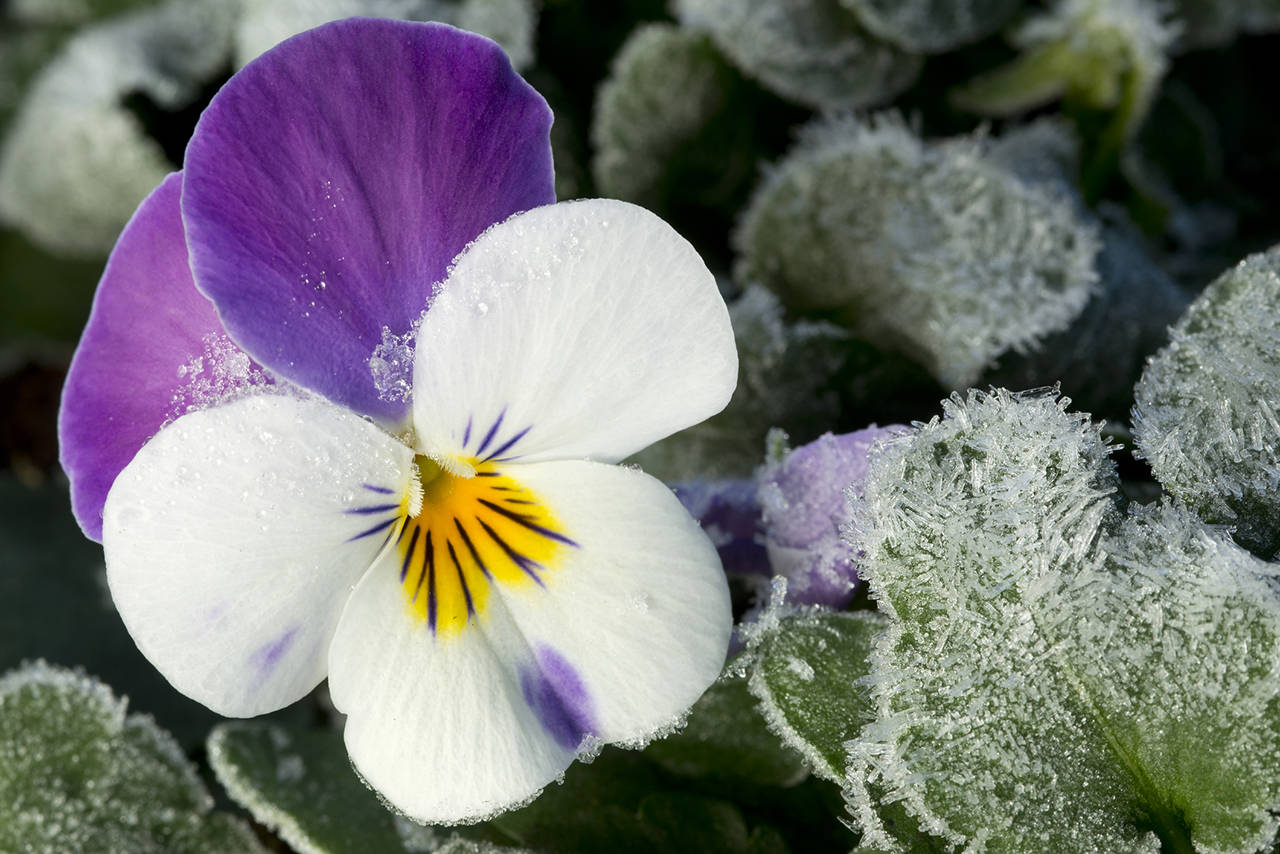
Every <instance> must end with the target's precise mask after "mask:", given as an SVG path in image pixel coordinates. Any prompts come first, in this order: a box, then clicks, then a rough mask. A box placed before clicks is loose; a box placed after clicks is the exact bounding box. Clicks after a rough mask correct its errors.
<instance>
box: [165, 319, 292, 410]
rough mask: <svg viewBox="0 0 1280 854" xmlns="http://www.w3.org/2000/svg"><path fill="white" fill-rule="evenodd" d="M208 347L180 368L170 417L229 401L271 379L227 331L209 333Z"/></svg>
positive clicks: (206, 339)
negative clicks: (233, 340) (233, 341)
mask: <svg viewBox="0 0 1280 854" xmlns="http://www.w3.org/2000/svg"><path fill="white" fill-rule="evenodd" d="M201 344H202V345H203V347H204V349H203V351H202V352H201V354H200V355H199V356H194V357H192V358H191V359H190V360H189V361H187V362H186V363H185V364H183V365H180V366H179V367H178V372H177V374H178V376H177V382H176V387H175V391H174V393H173V405H172V407H171V408H170V410H169V419H170V420H172V419H174V418H178V417H179V416H182V415H186V414H187V413H188V412H194V411H196V410H198V409H207V408H208V407H210V406H217V405H219V404H222V403H229V402H230V401H232V400H235V399H236V398H238V397H242V396H243V395H245V394H249V393H251V392H253V391H256V390H260V389H261V388H262V387H263V386H265V385H267V384H268V383H270V382H271V379H270V377H269V375H268V374H267V372H266V371H265V370H264V369H263V368H261V367H259V366H258V365H256V364H254V362H253V360H252V359H250V358H249V356H248V355H247V354H246V353H245V352H244V351H243V350H241V349H240V348H239V347H237V346H236V345H235V344H233V343H232V341H231V339H230V338H228V337H227V336H226V334H216V333H212V332H211V333H209V334H208V335H205V336H204V338H203V339H202V341H201Z"/></svg>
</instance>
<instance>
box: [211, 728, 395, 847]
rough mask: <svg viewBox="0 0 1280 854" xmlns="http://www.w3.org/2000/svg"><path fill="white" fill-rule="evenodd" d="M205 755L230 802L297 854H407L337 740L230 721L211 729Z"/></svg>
mask: <svg viewBox="0 0 1280 854" xmlns="http://www.w3.org/2000/svg"><path fill="white" fill-rule="evenodd" d="M208 750H209V764H210V765H212V766H213V771H214V773H215V774H217V776H218V782H220V783H221V784H222V786H223V788H224V789H226V790H227V793H228V794H230V795H231V797H232V799H234V800H235V802H236V803H238V804H240V806H242V807H244V808H245V809H247V810H248V811H249V812H250V813H251V814H252V815H253V817H254V818H255V819H256V820H257V821H258V822H259V823H260V824H263V825H265V826H266V827H268V828H270V829H271V830H272V831H273V832H275V833H276V835H278V836H279V837H280V838H281V839H283V840H284V841H285V842H287V843H289V845H290V846H292V847H293V848H294V849H296V850H297V851H300V852H308V853H309V852H325V854H347V852H352V854H354V852H360V851H370V850H373V851H386V852H395V851H404V850H406V849H405V848H404V847H403V846H402V844H401V840H400V836H399V834H398V833H397V832H396V826H395V818H394V814H393V813H392V812H390V811H389V810H387V808H386V807H384V806H383V805H382V803H381V802H380V801H379V800H378V797H377V795H375V794H374V793H373V791H372V790H371V789H369V788H368V787H367V786H365V785H364V783H363V782H361V780H360V778H359V777H357V776H356V773H355V771H353V770H352V768H351V761H350V760H349V759H348V758H347V749H346V746H345V745H344V744H343V743H342V734H341V733H339V732H337V731H335V730H304V729H299V728H296V727H282V726H276V725H271V724H261V723H256V722H252V721H235V722H230V723H224V724H219V725H218V726H217V727H215V728H214V730H213V732H212V733H210V735H209V744H208Z"/></svg>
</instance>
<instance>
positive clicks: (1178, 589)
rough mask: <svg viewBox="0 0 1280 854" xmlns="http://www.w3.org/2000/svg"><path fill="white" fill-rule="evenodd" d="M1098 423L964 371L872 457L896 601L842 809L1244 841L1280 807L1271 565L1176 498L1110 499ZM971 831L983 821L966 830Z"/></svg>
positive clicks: (1150, 839) (1119, 837)
mask: <svg viewBox="0 0 1280 854" xmlns="http://www.w3.org/2000/svg"><path fill="white" fill-rule="evenodd" d="M1108 450H1109V449H1108V448H1107V446H1106V445H1105V443H1104V442H1103V440H1102V439H1101V436H1100V429H1099V427H1098V426H1097V425H1093V424H1091V423H1089V421H1088V419H1087V418H1086V417H1083V416H1079V415H1072V414H1068V413H1067V412H1066V411H1065V409H1064V404H1063V402H1062V401H1060V400H1055V399H1054V398H1053V397H1052V396H1047V395H1044V394H1027V395H1011V394H1009V393H1007V392H1004V391H995V392H992V393H991V394H983V393H979V392H972V393H970V394H969V395H968V396H967V397H966V398H963V399H962V398H959V397H953V398H952V399H951V400H949V401H946V402H945V404H944V415H943V417H941V418H935V419H934V420H933V421H931V422H929V423H928V424H924V425H920V426H919V427H917V428H916V430H915V431H914V433H913V434H908V435H906V436H904V437H902V438H900V439H897V440H895V441H894V442H893V443H892V444H889V445H887V446H886V447H885V448H884V450H883V452H882V453H881V454H880V455H879V456H877V457H876V458H875V459H873V461H872V470H871V473H870V475H869V477H868V481H867V484H866V488H865V491H864V498H863V502H864V503H863V504H862V505H861V507H860V511H859V512H860V514H861V517H860V519H859V522H858V530H859V531H861V532H863V533H862V536H861V537H860V538H859V541H858V542H857V543H854V545H855V547H858V548H862V549H863V550H864V552H865V556H864V558H863V567H864V570H865V573H866V577H867V580H868V582H869V583H870V584H871V586H872V589H873V590H874V593H875V595H876V596H877V597H878V599H879V603H880V606H881V609H882V611H883V612H884V613H885V614H886V616H887V617H888V618H889V627H888V629H887V631H886V632H885V633H884V634H883V635H881V636H880V637H879V638H878V639H877V641H876V643H875V645H874V648H873V651H872V654H871V663H872V671H873V672H872V677H871V679H870V680H869V682H870V684H871V687H872V695H873V697H874V702H875V707H876V722H875V723H873V724H871V725H870V726H868V727H866V728H864V730H863V733H862V737H861V739H860V740H858V741H856V742H854V743H852V745H851V752H850V758H851V763H850V768H849V773H848V781H849V783H850V785H851V792H850V803H851V810H852V812H853V813H854V816H855V818H856V820H857V821H858V822H859V823H860V824H861V825H862V826H863V828H864V830H865V833H866V837H865V839H864V842H865V843H867V844H868V845H871V846H876V847H883V848H885V849H888V850H894V848H895V843H894V840H893V839H892V835H891V834H890V833H889V832H887V831H886V828H885V827H884V824H883V821H882V819H881V816H880V813H879V810H878V807H879V806H881V805H882V804H884V803H885V802H896V803H899V804H900V805H901V806H902V808H904V809H905V811H906V813H907V814H909V815H910V816H913V817H915V818H916V819H917V820H919V822H920V825H921V827H922V828H923V829H924V830H926V831H928V832H929V833H932V834H936V835H938V836H940V837H943V838H944V839H945V840H947V841H948V842H950V843H951V844H953V845H955V846H965V845H975V844H983V845H985V846H986V849H987V850H990V851H1005V850H1007V851H1040V850H1044V851H1094V852H1132V851H1135V850H1142V851H1155V850H1157V849H1158V848H1160V846H1161V845H1163V846H1164V849H1165V850H1166V851H1175V852H1176V851H1190V850H1192V846H1195V848H1196V849H1197V850H1202V851H1219V852H1225V851H1239V852H1248V851H1256V850H1258V849H1260V848H1262V847H1263V846H1264V845H1266V844H1268V843H1269V842H1270V840H1271V839H1272V838H1274V836H1275V834H1276V830H1277V827H1278V826H1280V818H1278V817H1280V677H1277V674H1276V672H1275V668H1274V662H1275V661H1276V660H1277V659H1280V599H1277V597H1276V595H1275V592H1274V588H1275V585H1276V584H1277V583H1278V582H1280V572H1278V571H1277V568H1276V567H1274V566H1271V565H1268V564H1266V563H1264V562H1262V561H1259V560H1257V559H1256V558H1253V557H1252V556H1251V555H1249V554H1248V553H1247V552H1246V551H1244V550H1243V549H1240V548H1239V547H1237V546H1235V545H1234V544H1233V543H1232V542H1231V541H1230V540H1229V539H1227V538H1226V537H1225V536H1224V535H1223V534H1222V532H1221V531H1215V530H1212V529H1210V528H1207V527H1205V526H1204V525H1203V523H1201V522H1200V521H1199V520H1198V519H1196V518H1195V517H1194V516H1193V515H1192V514H1191V513H1190V512H1188V511H1186V510H1184V509H1180V508H1178V507H1176V506H1173V505H1159V506H1152V507H1146V508H1137V509H1136V510H1135V511H1134V513H1133V515H1131V516H1130V517H1129V518H1127V519H1123V520H1122V519H1121V518H1120V516H1119V513H1118V510H1117V509H1116V505H1115V503H1114V497H1115V477H1114V471H1113V468H1112V466H1111V463H1110V461H1109V459H1108V457H1107V452H1108ZM979 841H981V842H979Z"/></svg>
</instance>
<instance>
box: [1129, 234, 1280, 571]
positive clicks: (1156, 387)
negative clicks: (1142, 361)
mask: <svg viewBox="0 0 1280 854" xmlns="http://www.w3.org/2000/svg"><path fill="white" fill-rule="evenodd" d="M1277 305H1280V249H1272V250H1271V251H1269V252H1264V253H1261V254H1258V255H1253V256H1250V257H1249V258H1246V259H1245V260H1244V261H1242V262H1241V263H1240V264H1239V265H1237V266H1236V267H1234V268H1233V269H1231V270H1228V271H1227V272H1226V273H1223V274H1222V275H1221V276H1220V277H1218V279H1217V280H1215V281H1214V282H1213V283H1212V284H1211V285H1209V287H1208V288H1206V289H1205V291H1204V293H1202V294H1201V295H1200V296H1199V298H1197V299H1196V300H1195V302H1193V303H1192V304H1191V307H1190V308H1189V309H1188V310H1187V312H1186V314H1184V315H1183V317H1182V319H1181V320H1179V321H1178V323H1177V325H1175V326H1174V327H1173V329H1172V331H1171V335H1170V337H1171V340H1170V342H1169V345H1168V346H1167V347H1165V348H1164V349H1163V350H1161V351H1160V352H1159V353H1158V354H1156V355H1155V356H1154V357H1153V358H1152V359H1151V361H1150V363H1149V364H1148V365H1147V370H1146V372H1145V373H1144V374H1143V376H1142V381H1141V382H1140V383H1139V384H1138V387H1137V389H1136V391H1135V396H1136V398H1137V405H1136V407H1135V408H1134V413H1133V427H1134V437H1135V439H1136V440H1137V442H1138V447H1139V448H1140V449H1141V452H1142V454H1143V456H1144V457H1146V459H1147V461H1148V462H1149V463H1150V465H1151V469H1152V471H1153V472H1154V473H1155V476H1156V479H1158V480H1159V481H1160V483H1161V484H1162V485H1163V486H1164V488H1165V490H1166V491H1168V492H1169V493H1170V494H1172V495H1174V496H1176V497H1177V498H1179V499H1180V500H1182V501H1183V502H1185V503H1186V504H1187V506H1189V507H1191V508H1192V509H1194V510H1195V511H1196V512H1197V513H1199V514H1200V516H1201V517H1202V518H1204V519H1205V520H1206V521H1208V522H1211V523H1218V524H1228V525H1233V526H1235V534H1236V537H1237V539H1239V541H1240V542H1241V543H1243V544H1244V545H1246V546H1248V547H1249V548H1251V549H1254V550H1256V551H1257V552H1259V553H1260V554H1264V555H1267V556H1270V555H1273V554H1276V552H1277V551H1280V500H1277V495H1278V494H1280V324H1277V322H1276V317H1275V314H1274V310H1275V307H1276V306H1277Z"/></svg>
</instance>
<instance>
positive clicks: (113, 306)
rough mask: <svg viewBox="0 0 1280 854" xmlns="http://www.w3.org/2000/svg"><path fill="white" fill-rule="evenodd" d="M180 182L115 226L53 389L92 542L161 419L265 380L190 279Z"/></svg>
mask: <svg viewBox="0 0 1280 854" xmlns="http://www.w3.org/2000/svg"><path fill="white" fill-rule="evenodd" d="M181 188H182V176H181V173H175V174H173V175H170V176H169V177H168V178H166V179H165V180H164V182H163V183H161V184H160V186H159V187H157V188H156V189H155V190H154V191H153V192H152V193H151V195H150V196H148V197H147V198H146V200H145V201H143V203H142V204H141V205H140V206H139V207H138V210H137V212H136V213H134V215H133V219H132V220H130V221H129V224H128V225H127V226H125V229H124V231H123V233H121V235H120V239H119V240H118V241H117V242H116V247H115V249H114V250H113V251H112V253H111V258H110V260H109V261H108V262H107V268H106V271H105V272H104V273H103V274H102V281H101V282H100V283H99V285H98V292H97V294H96V295H95V296H94V300H93V311H92V313H91V314H90V315H89V323H88V324H87V325H86V326H85V330H84V335H83V337H81V339H80V345H79V347H78V348H77V349H76V354H75V358H74V359H72V361H71V369H70V371H69V372H68V374H67V381H66V384H65V385H64V386H63V390H62V408H61V410H60V411H59V413H58V441H59V444H60V446H61V448H60V452H61V458H62V467H63V469H64V470H65V471H66V472H67V475H68V477H70V478H71V507H72V510H73V511H74V512H75V516H76V521H78V522H79V523H80V527H81V528H82V529H84V532H85V533H86V534H87V535H88V536H89V537H91V538H93V539H95V540H101V539H102V505H103V502H105V501H106V500H107V491H108V490H109V489H111V484H112V483H114V482H115V479H116V475H118V474H119V473H120V471H121V469H123V468H124V467H125V466H126V465H128V464H129V461H130V460H132V459H133V457H134V454H136V453H137V452H138V449H139V448H141V447H142V445H143V443H145V442H146V441H147V440H148V439H150V438H151V437H152V436H154V435H155V433H156V431H158V430H159V429H160V427H161V425H162V424H164V423H165V422H166V421H169V420H171V419H173V418H176V417H177V416H179V415H182V414H184V413H185V412H187V411H189V410H191V409H192V408H195V407H196V406H200V405H205V404H209V403H213V402H217V401H218V400H221V399H225V398H227V397H230V396H234V395H235V394H237V393H242V392H243V391H245V390H246V389H248V388H251V387H256V386H257V385H260V384H265V383H268V382H270V380H269V379H268V378H267V377H266V376H265V375H264V374H263V373H262V370H261V368H259V367H258V366H257V365H256V364H254V363H253V361H252V360H251V359H249V357H248V356H246V355H245V354H244V353H243V352H242V351H241V350H239V349H238V348H237V347H236V346H235V345H234V344H232V343H231V341H230V339H228V338H227V336H226V333H225V331H224V330H223V328H222V325H221V324H220V323H219V322H218V316H217V314H215V313H214V310H213V303H211V302H209V300H208V299H206V298H205V297H204V296H202V295H201V294H200V292H199V291H197V290H196V288H195V283H194V282H192V280H191V271H190V269H189V268H188V265H187V246H186V241H185V239H184V237H183V233H182V218H181V216H180V213H179V209H178V197H179V193H180V192H181Z"/></svg>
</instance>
